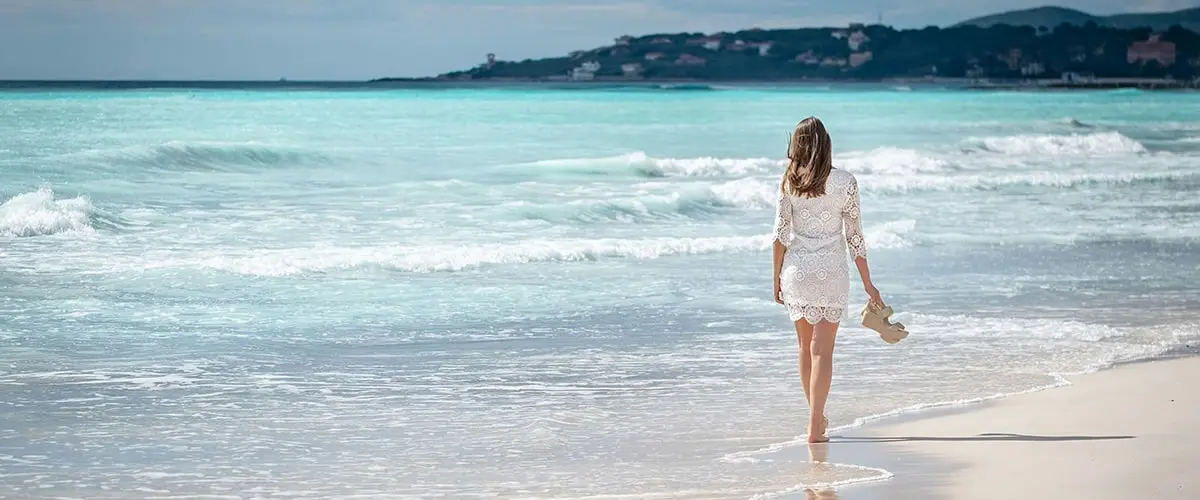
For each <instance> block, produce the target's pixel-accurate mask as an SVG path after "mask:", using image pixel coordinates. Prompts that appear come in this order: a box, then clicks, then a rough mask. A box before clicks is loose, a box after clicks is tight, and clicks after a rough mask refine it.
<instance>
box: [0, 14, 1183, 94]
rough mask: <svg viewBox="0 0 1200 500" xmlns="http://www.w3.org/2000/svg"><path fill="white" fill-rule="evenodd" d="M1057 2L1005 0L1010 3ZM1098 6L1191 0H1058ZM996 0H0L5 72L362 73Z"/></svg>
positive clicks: (905, 21) (888, 18)
mask: <svg viewBox="0 0 1200 500" xmlns="http://www.w3.org/2000/svg"><path fill="white" fill-rule="evenodd" d="M1047 1H1054V0H1009V1H1008V2H1006V3H1005V7H1004V9H1006V10H1007V9H1020V8H1027V7H1037V6H1041V5H1044V4H1045V2H1047ZM1055 3H1056V4H1057V5H1061V6H1064V7H1071V8H1076V9H1080V10H1084V11H1087V12H1091V13H1093V14H1113V13H1118V12H1138V11H1161V10H1175V9H1182V8H1188V7H1193V6H1196V5H1197V4H1198V3H1200V2H1198V1H1197V0H1057V1H1056V2H1055ZM989 4H992V5H995V4H994V2H993V1H992V0H923V1H922V0H839V1H835V2H830V1H827V0H0V80H5V79H128V80H139V79H152V80H153V79H157V80H278V79H280V78H288V79H290V80H364V79H370V78H377V77H384V76H400V77H414V76H434V75H437V74H440V73H444V72H448V71H453V70H458V69H466V68H469V67H472V66H474V65H476V64H478V63H480V62H482V61H483V60H484V58H485V56H486V54H487V53H489V52H493V53H495V54H496V55H497V57H498V58H499V59H501V60H522V59H526V58H539V57H551V56H559V55H564V54H566V53H568V52H570V51H572V50H577V49H590V48H594V47H599V46H602V45H608V44H611V43H612V39H613V38H615V37H617V36H621V35H625V34H630V35H641V34H648V33H662V32H684V31H686V32H705V33H712V32H718V31H724V30H729V31H734V30H739V29H745V28H751V27H761V28H785V27H813V26H843V25H846V24H848V23H850V22H876V21H877V20H878V19H879V17H880V16H882V18H883V22H884V24H889V25H892V26H895V27H897V28H916V27H923V26H928V25H941V26H945V25H949V24H953V23H955V22H958V21H962V20H965V19H968V18H971V17H975V16H979V15H984V14H991V13H994V12H995V11H996V10H997V8H996V7H988V5H989Z"/></svg>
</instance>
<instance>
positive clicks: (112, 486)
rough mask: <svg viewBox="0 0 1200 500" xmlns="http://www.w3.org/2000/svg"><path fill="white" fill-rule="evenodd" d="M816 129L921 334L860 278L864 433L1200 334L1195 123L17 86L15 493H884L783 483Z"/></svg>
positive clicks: (1192, 109) (1090, 110) (837, 95)
mask: <svg viewBox="0 0 1200 500" xmlns="http://www.w3.org/2000/svg"><path fill="white" fill-rule="evenodd" d="M809 115H816V116H819V117H820V118H821V119H822V120H824V121H825V123H826V125H827V127H828V128H829V130H830V133H831V135H832V137H833V145H834V150H835V164H836V166H837V167H839V168H843V169H846V170H848V171H850V172H852V173H854V174H855V175H856V176H857V177H858V180H859V184H860V186H861V188H862V203H863V217H864V227H865V230H866V233H867V237H868V243H869V245H870V262H871V267H872V272H873V274H874V278H875V282H876V284H877V285H878V286H879V288H880V290H881V291H882V293H883V295H884V297H885V298H886V299H887V300H888V301H889V302H890V303H891V304H892V305H893V306H894V307H895V308H896V310H897V311H898V312H899V314H898V316H897V319H898V320H900V321H902V322H903V323H905V325H906V326H907V327H908V329H909V331H910V332H912V334H911V336H910V337H909V338H908V339H907V340H905V341H904V342H902V343H900V344H897V345H887V344H885V343H883V342H882V341H881V340H880V339H879V337H878V336H877V335H875V334H874V333H873V332H870V331H868V330H865V329H863V328H861V327H860V326H858V322H857V321H856V318H855V313H857V312H858V308H860V307H861V304H862V303H863V302H864V301H865V296H864V294H863V293H862V291H861V287H860V286H858V285H857V278H856V277H855V278H852V294H851V311H849V313H848V316H847V318H846V320H845V321H844V322H843V325H842V330H841V332H840V333H839V336H838V341H837V348H836V356H835V371H834V384H833V391H832V395H831V397H830V403H829V410H828V416H829V418H830V419H831V421H832V426H833V427H834V428H837V429H842V430H843V431H844V430H845V429H853V428H854V427H855V426H859V425H862V424H863V423H865V422H868V421H871V420H874V419H878V418H883V417H886V416H889V415H897V414H900V413H906V412H914V411H919V410H921V409H925V408H932V407H938V406H946V405H956V404H965V403H969V402H972V401H979V400H981V399H987V398H991V397H997V396H1000V395H1005V394H1012V393H1018V392H1022V391H1028V390H1034V389H1038V388H1047V387H1053V386H1056V385H1061V384H1064V383H1065V380H1064V378H1063V377H1064V376H1065V375H1069V374H1077V373H1085V372H1088V371H1094V370H1097V369H1102V368H1105V367H1108V366H1111V365H1113V364H1115V363H1121V362H1127V361H1135V360H1141V359H1150V358H1154V357H1159V356H1164V355H1170V354H1172V353H1174V352H1177V351H1179V350H1181V349H1185V348H1187V346H1189V345H1191V346H1194V345H1195V344H1196V342H1197V341H1200V313H1198V312H1197V311H1200V286H1198V285H1197V278H1200V196H1198V195H1197V193H1198V192H1200V94H1197V93H1170V92H1162V93H1153V92H1139V91H1106V92H1061V93H1056V92H1042V93H1019V92H978V91H962V90H954V89H944V88H932V87H922V86H912V87H891V86H887V85H857V86H838V85H832V86H815V85H809V86H781V87H763V86H760V87H754V88H737V87H728V88H725V87H704V86H689V87H684V88H674V89H673V88H670V87H666V88H634V87H621V86H613V87H603V86H597V87H580V88H561V89H536V88H521V87H514V88H473V89H442V90H431V89H392V90H344V91H343V90H339V91H333V90H320V89H313V90H305V91H299V90H297V91H270V90H254V91H239V90H236V89H218V90H213V89H207V90H206V89H187V88H171V89H160V90H154V89H145V90H120V91H96V90H87V89H74V90H72V89H54V90H38V89H25V90H9V91H4V92H0V346H3V349H0V422H2V425H0V497H14V498H26V497H39V498H50V497H54V498H185V497H187V498H196V497H199V496H206V498H276V497H291V498H295V497H325V498H351V497H352V498H688V499H703V498H752V497H757V498H770V497H773V496H781V495H787V494H789V492H796V491H799V490H802V489H804V488H809V487H816V486H819V485H821V484H824V485H828V484H851V483H854V482H857V481H868V480H874V479H880V478H883V477H887V475H888V474H890V473H888V472H887V471H882V470H879V469H870V468H864V467H859V466H857V465H861V464H830V465H829V467H828V469H827V470H826V473H825V474H824V475H823V477H820V478H805V477H800V475H798V474H797V470H799V467H800V464H797V463H793V462H787V461H781V460H778V459H773V458H771V456H772V453H773V452H774V451H776V450H781V449H786V448H789V447H792V446H797V445H798V442H797V441H796V439H797V438H798V437H799V436H802V435H803V434H804V431H805V423H806V421H807V415H806V409H805V404H804V399H803V394H802V392H801V390H800V384H799V377H798V375H797V367H796V340H795V334H794V333H793V331H792V326H791V324H790V323H789V322H788V321H787V317H786V313H785V311H784V310H783V309H782V308H781V306H778V305H777V304H775V303H774V302H773V299H772V294H771V292H772V291H771V261H770V251H769V248H770V240H769V238H770V236H769V235H770V233H771V222H772V216H773V204H774V189H776V185H777V184H776V183H777V181H778V178H779V176H780V174H781V173H782V168H783V161H782V157H783V156H784V153H785V151H786V147H787V141H788V137H789V134H790V132H791V129H792V127H793V126H794V125H795V124H796V122H798V121H799V120H801V119H802V118H804V117H806V116H809ZM837 432H838V431H835V432H833V433H832V434H833V435H837ZM833 446H834V447H836V446H837V444H836V443H835V444H834V445H833ZM818 483H819V484H818Z"/></svg>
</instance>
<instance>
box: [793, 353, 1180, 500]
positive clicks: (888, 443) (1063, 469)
mask: <svg viewBox="0 0 1200 500" xmlns="http://www.w3.org/2000/svg"><path fill="white" fill-rule="evenodd" d="M1071 382H1072V385H1070V386H1067V387H1062V388H1058V389H1052V390H1047V391H1042V392H1036V393H1031V394H1024V395H1018V396H1013V397H1010V398H1005V399H1001V400H997V401H995V402H992V403H987V404H984V405H980V406H975V407H970V408H968V409H964V410H959V411H951V412H940V413H941V414H937V413H934V414H927V415H921V416H919V417H918V418H909V419H904V420H902V421H899V422H894V423H888V424H882V425H878V426H868V427H866V428H861V429H853V430H849V431H846V432H844V433H840V434H838V433H835V434H834V435H833V436H831V437H832V438H833V442H832V443H831V444H829V445H827V446H828V449H822V448H821V447H820V446H818V447H809V448H810V449H809V450H805V451H807V452H808V453H809V454H814V455H816V456H818V457H830V458H829V460H831V461H836V462H840V463H854V464H859V465H864V466H870V467H878V468H882V469H886V470H888V471H890V472H892V473H893V474H895V476H894V477H892V478H891V479H887V480H884V481H880V482H876V483H871V484H867V485H857V486H853V487H849V488H844V489H840V490H839V491H836V492H834V491H825V492H821V493H819V494H818V493H817V492H811V491H810V492H803V493H798V494H797V495H795V496H793V497H790V498H805V497H807V498H830V499H832V498H839V499H841V500H858V499H863V500H868V499H869V500H878V499H942V498H944V499H954V500H974V499H980V500H987V499H1006V500H1007V499H1014V498H1057V499H1076V498H1078V499H1088V500H1106V499H1114V500H1116V499H1121V500H1125V499H1129V498H1148V499H1150V498H1152V499H1156V500H1171V499H1180V500H1195V499H1197V498H1200V389H1197V387H1196V385H1195V384H1196V383H1197V382H1200V357H1188V358H1180V359H1169V360H1161V361H1154V362H1147V363H1137V364H1131V365H1126V366H1121V367H1118V368H1114V369H1111V370H1106V371H1102V372H1099V373H1095V374H1090V375H1083V376H1078V377H1072V378H1071ZM793 453H795V454H796V455H795V456H794V457H793V458H795V459H797V460H804V459H807V457H802V456H801V455H804V454H805V453H804V451H799V450H797V451H795V452H793Z"/></svg>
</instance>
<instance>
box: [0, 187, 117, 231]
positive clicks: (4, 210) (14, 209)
mask: <svg viewBox="0 0 1200 500" xmlns="http://www.w3.org/2000/svg"><path fill="white" fill-rule="evenodd" d="M126 225H127V223H126V222H125V221H123V220H121V218H120V217H117V216H115V215H112V214H108V213H105V212H103V211H101V210H98V209H96V208H95V207H94V206H92V202H91V200H89V199H88V198H87V197H86V196H77V197H75V198H67V199H58V200H56V199H55V198H54V191H52V190H51V189H49V188H41V189H39V190H37V191H33V192H29V193H23V194H19V195H16V196H13V197H12V198H9V199H8V200H6V201H5V202H4V203H3V204H0V236H9V237H17V238H23V237H31V236H47V235H52V234H61V233H72V232H79V233H91V232H94V231H95V230H96V229H117V228H121V227H125V226H126Z"/></svg>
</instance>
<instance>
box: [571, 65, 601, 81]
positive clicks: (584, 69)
mask: <svg viewBox="0 0 1200 500" xmlns="http://www.w3.org/2000/svg"><path fill="white" fill-rule="evenodd" d="M597 71H600V63H598V62H596V61H588V62H585V63H583V64H580V65H579V67H578V68H575V69H573V70H571V75H570V77H571V79H572V80H577V81H586V80H594V79H595V78H596V72H597Z"/></svg>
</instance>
